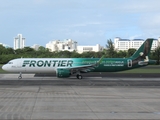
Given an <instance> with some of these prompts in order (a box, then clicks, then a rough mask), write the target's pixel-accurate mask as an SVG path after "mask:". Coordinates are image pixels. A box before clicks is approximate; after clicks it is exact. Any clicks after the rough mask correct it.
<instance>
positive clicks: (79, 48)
mask: <svg viewBox="0 0 160 120" xmlns="http://www.w3.org/2000/svg"><path fill="white" fill-rule="evenodd" d="M89 51H94V52H100V51H103V47H102V46H100V45H99V44H97V45H96V46H77V52H78V53H83V52H89Z"/></svg>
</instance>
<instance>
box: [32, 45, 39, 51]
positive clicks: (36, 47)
mask: <svg viewBox="0 0 160 120" xmlns="http://www.w3.org/2000/svg"><path fill="white" fill-rule="evenodd" d="M39 47H40V45H37V44H34V45H33V46H32V47H31V48H33V49H35V50H38V48H39Z"/></svg>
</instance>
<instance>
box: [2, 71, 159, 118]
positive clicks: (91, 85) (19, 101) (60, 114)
mask: <svg viewBox="0 0 160 120" xmlns="http://www.w3.org/2000/svg"><path fill="white" fill-rule="evenodd" d="M159 102H160V78H142V77H141V78H126V77H119V78H117V77H115V78H111V77H105V78H101V77H85V78H84V79H82V80H78V79H76V78H75V77H71V78H63V79H62V78H56V77H34V75H33V74H25V75H23V79H22V80H18V79H17V75H16V74H0V119H3V120H5V119H8V120H11V119H16V120H18V119H20V120H21V119H26V120H42V119H44V120H51V119H74V120H76V119H94V120H95V119H98V120H100V119H127V120H128V119H138V120H139V119H160V104H159Z"/></svg>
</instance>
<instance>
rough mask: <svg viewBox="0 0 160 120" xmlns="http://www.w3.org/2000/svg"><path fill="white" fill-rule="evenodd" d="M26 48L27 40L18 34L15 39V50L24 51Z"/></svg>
mask: <svg viewBox="0 0 160 120" xmlns="http://www.w3.org/2000/svg"><path fill="white" fill-rule="evenodd" d="M24 47H25V38H23V37H22V34H18V35H17V37H15V38H14V49H22V48H24Z"/></svg>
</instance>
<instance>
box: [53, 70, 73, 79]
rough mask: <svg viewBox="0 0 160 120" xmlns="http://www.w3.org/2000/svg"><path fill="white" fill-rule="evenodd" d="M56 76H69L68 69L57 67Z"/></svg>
mask: <svg viewBox="0 0 160 120" xmlns="http://www.w3.org/2000/svg"><path fill="white" fill-rule="evenodd" d="M56 75H57V77H59V78H63V77H70V75H71V73H70V70H68V69H63V68H58V69H57V72H56Z"/></svg>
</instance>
